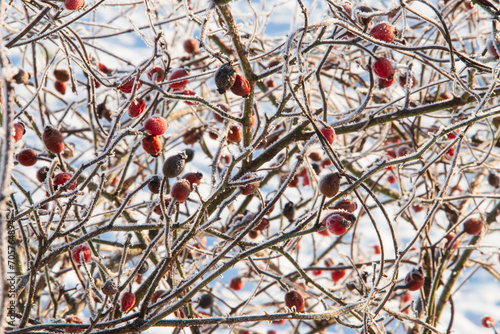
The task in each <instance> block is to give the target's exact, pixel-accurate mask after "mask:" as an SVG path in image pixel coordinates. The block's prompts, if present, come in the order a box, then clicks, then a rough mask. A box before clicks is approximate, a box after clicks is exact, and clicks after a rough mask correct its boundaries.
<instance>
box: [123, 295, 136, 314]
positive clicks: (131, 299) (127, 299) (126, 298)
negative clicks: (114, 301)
mask: <svg viewBox="0 0 500 334" xmlns="http://www.w3.org/2000/svg"><path fill="white" fill-rule="evenodd" d="M134 304H135V294H133V293H132V292H124V293H123V294H122V299H121V300H120V306H121V307H122V312H127V311H128V310H130V309H131V308H132V307H134Z"/></svg>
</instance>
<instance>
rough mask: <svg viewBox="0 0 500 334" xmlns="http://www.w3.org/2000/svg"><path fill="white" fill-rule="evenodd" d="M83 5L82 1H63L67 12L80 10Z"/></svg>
mask: <svg viewBox="0 0 500 334" xmlns="http://www.w3.org/2000/svg"><path fill="white" fill-rule="evenodd" d="M84 5H85V1H84V0H65V1H64V7H66V9H67V10H78V9H80V8H82V7H83V6H84Z"/></svg>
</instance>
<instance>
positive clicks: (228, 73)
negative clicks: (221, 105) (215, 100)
mask: <svg viewBox="0 0 500 334" xmlns="http://www.w3.org/2000/svg"><path fill="white" fill-rule="evenodd" d="M214 80H215V85H216V86H217V91H218V92H219V94H224V93H225V92H226V90H228V89H230V88H231V87H232V86H233V85H234V83H235V82H236V71H235V70H234V68H233V66H232V65H231V64H230V63H225V64H223V65H222V66H221V67H219V68H218V69H217V72H215V77H214ZM247 94H248V93H247Z"/></svg>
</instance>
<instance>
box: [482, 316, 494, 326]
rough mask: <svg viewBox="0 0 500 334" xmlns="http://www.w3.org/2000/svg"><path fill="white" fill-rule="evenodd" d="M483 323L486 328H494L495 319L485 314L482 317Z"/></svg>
mask: <svg viewBox="0 0 500 334" xmlns="http://www.w3.org/2000/svg"><path fill="white" fill-rule="evenodd" d="M481 325H483V327H484V328H493V327H494V326H495V319H494V318H493V317H492V316H485V317H483V318H482V319H481Z"/></svg>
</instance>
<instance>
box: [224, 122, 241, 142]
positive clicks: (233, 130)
mask: <svg viewBox="0 0 500 334" xmlns="http://www.w3.org/2000/svg"><path fill="white" fill-rule="evenodd" d="M242 139H243V131H242V130H241V127H239V126H238V125H231V126H230V127H229V131H228V132H227V140H228V141H229V142H231V143H239V142H240V141H241V140H242Z"/></svg>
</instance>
